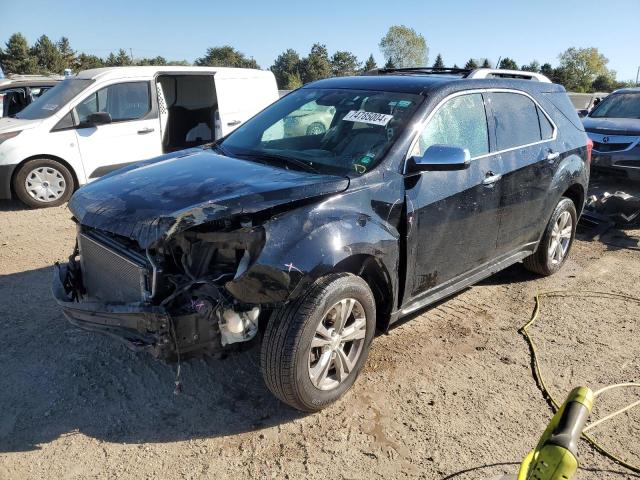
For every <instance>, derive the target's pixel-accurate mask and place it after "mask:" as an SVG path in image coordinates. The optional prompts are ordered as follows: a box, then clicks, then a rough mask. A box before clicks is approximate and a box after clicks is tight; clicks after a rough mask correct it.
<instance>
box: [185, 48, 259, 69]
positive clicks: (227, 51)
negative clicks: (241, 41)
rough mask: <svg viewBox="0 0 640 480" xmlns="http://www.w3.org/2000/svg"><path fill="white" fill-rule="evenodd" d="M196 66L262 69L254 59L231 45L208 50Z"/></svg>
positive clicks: (197, 60) (197, 61)
mask: <svg viewBox="0 0 640 480" xmlns="http://www.w3.org/2000/svg"><path fill="white" fill-rule="evenodd" d="M195 64H196V65H197V66H199V67H212V66H213V67H236V68H256V69H259V68H260V66H259V65H258V63H257V62H256V61H255V60H254V59H253V58H247V57H246V56H245V54H244V53H242V52H239V51H238V50H236V49H235V48H233V47H231V46H230V45H224V46H222V47H211V48H208V49H207V53H206V54H205V56H204V57H200V58H198V59H196V62H195Z"/></svg>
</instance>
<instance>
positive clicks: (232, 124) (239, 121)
mask: <svg viewBox="0 0 640 480" xmlns="http://www.w3.org/2000/svg"><path fill="white" fill-rule="evenodd" d="M241 123H242V120H231V121H230V122H227V126H228V127H235V126H236V125H240V124H241Z"/></svg>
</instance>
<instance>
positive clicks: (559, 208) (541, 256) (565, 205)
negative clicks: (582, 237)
mask: <svg viewBox="0 0 640 480" xmlns="http://www.w3.org/2000/svg"><path fill="white" fill-rule="evenodd" d="M564 212H568V213H569V215H570V216H571V222H572V224H571V238H570V239H569V242H568V244H567V247H566V251H565V253H564V255H563V257H562V259H561V260H560V261H554V259H553V256H552V255H550V254H549V248H550V247H551V242H552V241H553V228H554V226H555V225H556V223H557V222H558V219H559V218H560V216H561V215H562V214H563V213H564ZM577 224H578V216H577V214H576V207H575V205H574V204H573V201H572V200H571V199H569V198H566V197H562V198H561V199H560V201H559V202H558V205H556V208H555V210H554V211H553V215H551V219H550V220H549V223H548V224H547V227H546V228H545V231H544V235H543V236H542V240H540V244H539V245H538V249H537V250H536V251H535V253H533V254H532V255H530V256H528V257H527V258H525V259H524V261H523V262H522V263H523V264H524V266H525V268H526V269H527V270H529V271H531V272H534V273H537V274H539V275H545V276H548V275H553V274H554V273H556V272H557V271H558V270H560V269H561V268H562V265H564V262H565V261H566V260H567V257H568V256H569V251H570V250H571V245H573V240H574V239H575V236H576V226H577Z"/></svg>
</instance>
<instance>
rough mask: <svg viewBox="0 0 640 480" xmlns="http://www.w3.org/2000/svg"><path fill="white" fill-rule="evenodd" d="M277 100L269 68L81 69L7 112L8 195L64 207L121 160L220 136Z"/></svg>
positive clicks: (0, 148)
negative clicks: (17, 109) (75, 193)
mask: <svg viewBox="0 0 640 480" xmlns="http://www.w3.org/2000/svg"><path fill="white" fill-rule="evenodd" d="M277 99H278V89H277V86H276V81H275V78H274V76H273V74H272V73H271V72H268V71H261V70H253V69H243V68H222V67H172V66H167V67H112V68H99V69H95V70H86V71H83V72H80V73H78V74H77V75H75V76H73V77H70V78H68V79H66V80H64V81H63V82H61V83H60V84H58V85H57V86H55V87H54V88H52V89H51V90H49V91H48V92H46V93H45V94H44V95H42V97H40V98H39V99H38V100H36V101H35V102H33V103H32V104H30V105H29V106H28V107H26V108H25V109H24V110H22V111H21V112H19V113H18V114H16V115H15V117H14V118H1V119H0V199H6V198H12V197H14V196H15V197H17V198H18V199H20V200H21V201H22V202H23V203H25V204H27V205H29V206H31V207H47V206H55V205H60V204H62V203H64V202H66V201H67V200H68V199H69V198H70V196H71V195H72V193H73V191H74V190H75V189H76V188H77V187H78V186H80V185H83V184H84V183H86V182H89V181H91V180H92V179H94V178H98V177H100V176H102V175H104V174H106V173H108V172H110V171H112V170H115V169H117V168H119V167H122V166H124V165H127V164H130V163H134V162H137V161H140V160H145V159H148V158H152V157H156V156H159V155H162V154H164V153H171V152H175V151H177V150H183V149H186V148H190V147H194V146H198V145H202V144H205V143H209V142H212V141H214V140H217V139H218V138H220V137H223V136H225V135H226V134H228V133H229V132H231V131H232V130H234V129H235V128H237V127H238V126H239V125H241V124H242V123H244V122H245V121H246V120H248V119H249V118H251V117H252V116H253V115H255V114H256V113H257V112H259V111H260V110H262V109H263V108H264V107H266V106H267V105H269V104H271V103H272V102H274V101H275V100H277Z"/></svg>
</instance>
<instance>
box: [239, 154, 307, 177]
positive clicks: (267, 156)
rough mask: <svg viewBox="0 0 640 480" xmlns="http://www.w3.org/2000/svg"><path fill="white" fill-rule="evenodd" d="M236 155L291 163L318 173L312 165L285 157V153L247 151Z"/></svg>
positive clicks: (265, 160)
mask: <svg viewBox="0 0 640 480" xmlns="http://www.w3.org/2000/svg"><path fill="white" fill-rule="evenodd" d="M236 156H237V157H240V158H242V157H247V158H252V159H255V160H258V161H260V160H263V161H264V162H269V161H276V162H278V163H279V164H281V165H282V164H284V165H286V164H291V165H295V166H297V167H300V168H301V169H302V170H305V171H307V172H312V173H318V170H317V169H316V168H314V167H312V166H311V165H310V164H309V163H307V162H303V161H302V160H298V159H297V158H293V157H287V156H286V155H278V154H277V153H263V152H247V153H244V152H243V153H237V154H236Z"/></svg>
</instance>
